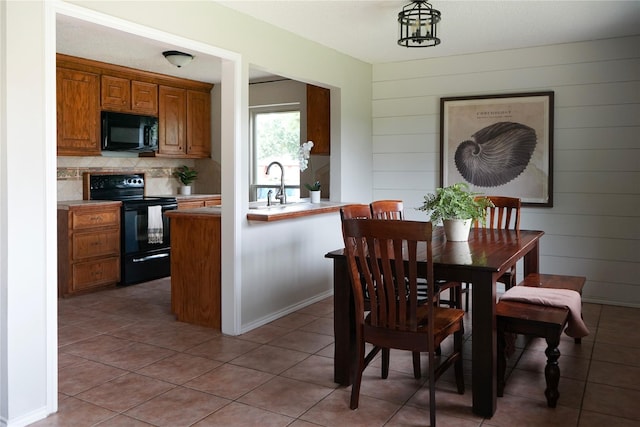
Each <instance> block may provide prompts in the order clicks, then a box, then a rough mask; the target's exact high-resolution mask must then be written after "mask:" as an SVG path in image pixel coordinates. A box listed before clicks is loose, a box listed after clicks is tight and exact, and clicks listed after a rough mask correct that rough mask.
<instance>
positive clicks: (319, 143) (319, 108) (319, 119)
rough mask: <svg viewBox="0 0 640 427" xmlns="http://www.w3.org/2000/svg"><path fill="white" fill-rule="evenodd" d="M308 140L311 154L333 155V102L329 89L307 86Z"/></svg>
mask: <svg viewBox="0 0 640 427" xmlns="http://www.w3.org/2000/svg"><path fill="white" fill-rule="evenodd" d="M307 140H308V141H313V149H312V150H311V154H331V102H330V92H329V89H325V88H322V87H318V86H313V85H307Z"/></svg>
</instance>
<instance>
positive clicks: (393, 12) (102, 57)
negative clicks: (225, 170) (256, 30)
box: [57, 0, 640, 83]
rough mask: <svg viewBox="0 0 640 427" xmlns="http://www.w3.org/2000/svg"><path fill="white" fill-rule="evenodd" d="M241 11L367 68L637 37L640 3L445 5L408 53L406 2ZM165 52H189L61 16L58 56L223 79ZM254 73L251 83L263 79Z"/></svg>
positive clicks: (212, 67) (206, 61)
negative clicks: (425, 42)
mask: <svg viewBox="0 0 640 427" xmlns="http://www.w3.org/2000/svg"><path fill="white" fill-rule="evenodd" d="M218 3H220V4H222V5H224V6H226V7H229V8H232V9H235V10H237V11H239V12H242V13H245V14H248V15H251V16H254V17H255V18H257V19H260V20H263V21H266V22H268V23H270V24H273V25H275V26H277V27H281V28H283V29H285V30H287V31H290V32H292V33H295V34H298V35H300V36H302V37H305V38H308V39H310V40H314V41H316V42H317V43H320V44H322V45H325V46H327V47H330V48H332V49H335V50H337V51H339V52H342V53H345V54H347V55H350V56H352V57H354V58H358V59H360V60H362V61H365V62H368V63H373V64H376V63H384V62H396V61H405V60H415V59H423V58H435V57H439V56H450V55H460V54H470V53H478V52H489V51H497V50H506V49H517V48H523V47H531V46H542V45H551V44H558V43H570V42H576V41H584V40H595V39H604V38H610V37H619V36H629V35H638V34H640V1H633V0H631V1H451V0H449V1H445V0H440V1H438V0H433V1H431V4H432V6H433V8H435V9H438V10H440V11H441V13H442V21H441V24H440V27H439V30H438V31H439V34H440V38H441V39H442V43H441V44H440V45H439V46H435V47H427V48H405V47H400V46H398V45H397V43H396V39H397V34H398V28H397V25H398V24H397V14H398V12H399V11H400V10H401V9H402V6H404V5H405V4H407V3H409V1H408V0H403V1H397V0H387V1H380V0H355V1H354V0H345V1H342V0H330V1H327V0H325V1H317V0H289V1H271V0H262V1H219V2H218ZM165 50H183V51H184V50H185V49H184V48H181V47H180V46H175V45H168V44H166V43H163V42H159V41H156V40H151V39H148V38H144V37H141V36H136V35H132V34H130V33H126V32H122V31H118V30H114V29H111V28H107V27H103V26H100V25H97V24H94V23H89V22H86V21H82V20H78V19H75V18H71V17H68V16H64V15H60V14H59V15H58V18H57V51H58V52H60V53H66V54H70V55H75V56H81V57H85V58H89V59H95V60H99V61H104V62H109V63H114V64H119V65H125V66H129V67H133V68H138V69H142V70H148V71H155V72H159V73H163V74H170V75H175V76H179V77H184V78H191V79H194V80H200V81H207V82H210V83H218V82H220V60H219V58H216V57H213V56H210V55H204V54H199V53H198V52H192V51H190V52H189V53H193V54H194V55H195V56H196V58H195V59H194V61H193V62H192V63H191V64H189V65H188V66H185V67H183V68H176V67H174V66H173V65H170V64H169V63H168V62H167V61H166V60H165V59H164V57H163V56H162V52H163V51H165ZM264 76H265V75H264V74H261V73H260V72H259V71H258V70H252V73H251V78H253V79H255V78H261V77H264Z"/></svg>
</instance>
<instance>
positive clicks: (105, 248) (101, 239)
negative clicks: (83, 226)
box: [71, 230, 120, 261]
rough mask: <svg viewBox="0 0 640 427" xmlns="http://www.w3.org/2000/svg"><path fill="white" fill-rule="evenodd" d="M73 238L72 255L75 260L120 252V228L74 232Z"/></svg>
mask: <svg viewBox="0 0 640 427" xmlns="http://www.w3.org/2000/svg"><path fill="white" fill-rule="evenodd" d="M72 239H73V243H72V245H71V247H72V248H73V249H72V251H73V254H72V255H71V257H72V259H73V260H74V261H77V260H82V259H86V258H92V257H96V256H109V255H119V254H120V233H119V232H118V230H106V231H103V232H93V233H74V234H73V237H72Z"/></svg>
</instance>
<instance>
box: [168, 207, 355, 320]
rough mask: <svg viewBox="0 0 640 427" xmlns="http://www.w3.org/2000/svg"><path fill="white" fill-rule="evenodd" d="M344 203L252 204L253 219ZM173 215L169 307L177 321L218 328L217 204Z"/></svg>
mask: <svg viewBox="0 0 640 427" xmlns="http://www.w3.org/2000/svg"><path fill="white" fill-rule="evenodd" d="M343 205H344V204H343V203H334V202H329V201H324V202H321V203H318V204H311V203H308V202H305V201H301V202H298V203H291V204H289V205H283V206H279V205H274V206H271V207H266V206H261V205H259V204H252V205H251V206H250V208H249V212H248V213H247V219H248V220H249V221H251V222H253V221H255V222H262V223H265V222H269V221H279V222H283V221H284V220H295V219H296V218H303V217H309V216H313V215H320V214H326V213H334V214H335V213H337V212H338V211H339V210H340V207H341V206H343ZM167 216H168V217H169V219H170V221H171V311H172V312H173V313H174V314H175V316H176V319H177V320H178V321H181V322H186V323H193V324H197V325H201V326H206V327H210V328H214V329H216V330H220V329H221V305H220V304H221V302H220V301H221V251H222V249H221V219H222V217H221V207H220V206H209V207H201V208H195V209H178V210H175V211H172V212H168V213H167Z"/></svg>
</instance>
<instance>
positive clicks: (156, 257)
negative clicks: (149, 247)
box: [131, 254, 169, 262]
mask: <svg viewBox="0 0 640 427" xmlns="http://www.w3.org/2000/svg"><path fill="white" fill-rule="evenodd" d="M168 256H169V254H155V255H149V256H145V257H142V258H133V259H132V260H131V261H133V262H144V261H149V260H152V259H158V258H166V257H168Z"/></svg>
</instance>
